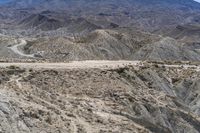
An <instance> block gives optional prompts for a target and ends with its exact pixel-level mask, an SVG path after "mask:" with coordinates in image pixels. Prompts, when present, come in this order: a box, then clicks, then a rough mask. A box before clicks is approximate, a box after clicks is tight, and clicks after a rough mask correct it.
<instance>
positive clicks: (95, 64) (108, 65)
mask: <svg viewBox="0 0 200 133" xmlns="http://www.w3.org/2000/svg"><path fill="white" fill-rule="evenodd" d="M143 63H145V62H143V61H126V60H118V61H107V60H87V61H72V62H69V63H0V68H5V67H9V66H18V67H20V68H29V69H30V68H31V69H89V68H98V69H115V68H120V67H125V66H142V65H143ZM151 65H153V64H151ZM159 66H160V67H162V66H165V67H168V68H179V67H181V68H183V69H189V68H192V69H195V70H196V71H200V66H198V65H188V64H181V65H173V64H172V65H169V64H159Z"/></svg>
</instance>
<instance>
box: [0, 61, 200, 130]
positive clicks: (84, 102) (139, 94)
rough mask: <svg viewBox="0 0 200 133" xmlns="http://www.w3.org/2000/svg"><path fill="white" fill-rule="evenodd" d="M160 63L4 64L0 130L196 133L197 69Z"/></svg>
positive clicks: (198, 123)
mask: <svg viewBox="0 0 200 133" xmlns="http://www.w3.org/2000/svg"><path fill="white" fill-rule="evenodd" d="M156 64H157V63H156ZM156 64H154V63H153V64H151V63H145V64H144V65H143V66H137V65H136V66H127V67H122V68H116V69H100V68H98V69H64V68H63V69H59V70H58V69H55V70H53V69H51V70H50V69H41V70H40V69H23V68H18V67H16V66H11V67H8V68H1V70H0V71H1V75H0V77H1V80H0V81H1V83H0V86H1V87H0V88H1V89H0V95H1V97H0V116H1V117H0V119H1V121H3V122H2V123H1V125H0V130H1V132H6V133H11V132H19V133H27V132H34V133H39V132H52V133H55V132H58V133H65V132H86V133H93V132H99V133H101V132H127V133H129V132H130V133H133V132H136V133H138V132H140V133H150V132H153V133H157V132H163V133H182V132H192V133H198V132H199V131H200V128H199V126H200V120H199V115H200V112H199V107H198V105H199V91H198V88H199V83H198V81H199V71H197V70H196V69H194V68H192V67H191V68H188V69H185V68H183V67H177V68H176V67H174V68H173V67H162V64H160V65H156Z"/></svg>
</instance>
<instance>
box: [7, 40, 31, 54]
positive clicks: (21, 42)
mask: <svg viewBox="0 0 200 133" xmlns="http://www.w3.org/2000/svg"><path fill="white" fill-rule="evenodd" d="M26 44H27V42H26V40H23V39H20V43H19V44H16V45H14V46H12V47H10V49H11V50H12V51H13V52H14V53H16V54H17V55H20V56H23V57H29V58H34V54H25V53H24V52H23V51H22V50H20V49H18V47H20V46H25V45H26Z"/></svg>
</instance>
